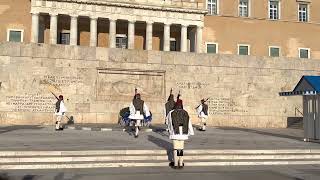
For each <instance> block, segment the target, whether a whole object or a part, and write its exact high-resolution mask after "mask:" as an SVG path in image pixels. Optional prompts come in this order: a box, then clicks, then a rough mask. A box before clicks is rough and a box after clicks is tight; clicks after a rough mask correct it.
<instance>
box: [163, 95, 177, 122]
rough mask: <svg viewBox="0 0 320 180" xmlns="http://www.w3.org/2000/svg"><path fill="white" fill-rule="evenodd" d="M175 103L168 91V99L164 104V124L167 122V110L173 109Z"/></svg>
mask: <svg viewBox="0 0 320 180" xmlns="http://www.w3.org/2000/svg"><path fill="white" fill-rule="evenodd" d="M175 104H176V102H175V101H174V96H173V94H172V93H170V95H169V97H168V100H167V103H166V104H165V107H164V113H165V117H164V118H165V124H168V121H167V116H168V114H169V112H170V111H172V110H173V109H174V106H175Z"/></svg>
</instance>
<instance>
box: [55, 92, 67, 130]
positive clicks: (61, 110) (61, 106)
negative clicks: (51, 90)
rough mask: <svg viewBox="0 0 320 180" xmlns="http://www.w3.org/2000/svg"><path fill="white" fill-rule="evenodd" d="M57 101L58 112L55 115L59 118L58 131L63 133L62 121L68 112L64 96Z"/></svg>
mask: <svg viewBox="0 0 320 180" xmlns="http://www.w3.org/2000/svg"><path fill="white" fill-rule="evenodd" d="M56 98H57V97H56ZM57 100H58V101H57V102H56V111H55V115H56V116H57V119H56V131H62V130H63V127H62V126H61V121H63V117H64V116H65V113H66V112H67V108H66V106H65V105H64V101H63V96H62V95H60V96H59V98H57Z"/></svg>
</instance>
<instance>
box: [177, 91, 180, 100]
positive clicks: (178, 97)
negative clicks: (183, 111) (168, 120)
mask: <svg viewBox="0 0 320 180" xmlns="http://www.w3.org/2000/svg"><path fill="white" fill-rule="evenodd" d="M180 96H181V94H180V90H179V93H178V96H177V101H178V99H180Z"/></svg>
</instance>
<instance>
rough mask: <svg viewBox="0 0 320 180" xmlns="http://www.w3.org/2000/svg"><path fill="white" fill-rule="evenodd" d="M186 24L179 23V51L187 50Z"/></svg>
mask: <svg viewBox="0 0 320 180" xmlns="http://www.w3.org/2000/svg"><path fill="white" fill-rule="evenodd" d="M187 32H188V26H187V25H184V24H183V25H181V45H180V51H181V52H187V47H188V44H187V42H188V34H187Z"/></svg>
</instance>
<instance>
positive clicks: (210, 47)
mask: <svg viewBox="0 0 320 180" xmlns="http://www.w3.org/2000/svg"><path fill="white" fill-rule="evenodd" d="M206 47H207V53H212V54H218V44H217V43H209V42H208V43H206Z"/></svg>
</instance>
